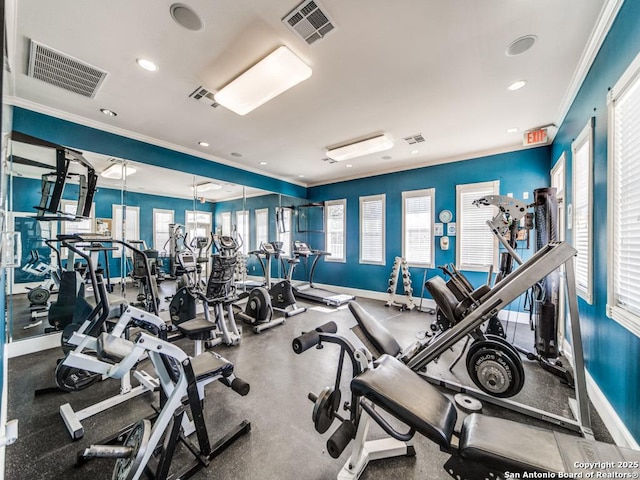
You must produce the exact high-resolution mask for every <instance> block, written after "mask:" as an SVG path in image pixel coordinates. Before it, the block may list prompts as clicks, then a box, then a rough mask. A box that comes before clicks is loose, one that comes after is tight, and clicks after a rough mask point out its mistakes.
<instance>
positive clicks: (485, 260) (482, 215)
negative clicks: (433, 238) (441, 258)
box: [445, 180, 500, 272]
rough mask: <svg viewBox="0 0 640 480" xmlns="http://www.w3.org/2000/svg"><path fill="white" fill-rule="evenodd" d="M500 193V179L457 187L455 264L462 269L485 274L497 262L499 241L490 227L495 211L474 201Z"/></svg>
mask: <svg viewBox="0 0 640 480" xmlns="http://www.w3.org/2000/svg"><path fill="white" fill-rule="evenodd" d="M499 191H500V182H498V181H497V180H496V181H493V182H481V183H470V184H465V185H457V186H456V217H457V222H456V230H457V233H456V264H457V265H458V268H459V269H461V270H471V271H478V272H486V271H489V268H490V266H491V265H494V266H496V265H497V263H498V244H497V239H496V237H495V236H494V235H493V233H491V230H490V229H489V227H488V226H487V220H491V219H492V218H493V217H494V215H495V210H494V209H493V208H487V207H478V206H476V205H474V204H473V201H474V200H477V199H479V198H482V197H484V196H486V195H498V194H499ZM445 233H446V232H445Z"/></svg>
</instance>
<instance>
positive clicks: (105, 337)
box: [96, 332, 135, 363]
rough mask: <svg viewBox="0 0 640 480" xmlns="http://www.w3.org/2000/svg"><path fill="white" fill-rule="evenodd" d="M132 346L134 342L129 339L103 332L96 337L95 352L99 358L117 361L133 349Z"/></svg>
mask: <svg viewBox="0 0 640 480" xmlns="http://www.w3.org/2000/svg"><path fill="white" fill-rule="evenodd" d="M134 346H135V344H134V343H133V342H132V341H130V340H127V339H125V338H122V337H114V336H113V335H109V334H108V333H106V332H105V333H101V334H100V336H99V337H98V340H97V342H96V354H97V356H98V358H100V359H101V360H104V361H106V362H112V363H118V362H121V361H122V360H124V358H125V357H126V356H127V355H129V354H130V353H131V352H132V351H133V348H134Z"/></svg>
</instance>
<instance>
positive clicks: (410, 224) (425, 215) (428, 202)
mask: <svg viewBox="0 0 640 480" xmlns="http://www.w3.org/2000/svg"><path fill="white" fill-rule="evenodd" d="M434 192H435V190H434V189H433V188H430V189H428V190H415V191H411V192H402V238H403V240H402V256H403V257H404V258H405V260H406V261H407V262H408V263H409V265H413V266H420V267H433V261H434V260H433V235H432V225H433V208H434V207H433V203H434V202H433V199H434Z"/></svg>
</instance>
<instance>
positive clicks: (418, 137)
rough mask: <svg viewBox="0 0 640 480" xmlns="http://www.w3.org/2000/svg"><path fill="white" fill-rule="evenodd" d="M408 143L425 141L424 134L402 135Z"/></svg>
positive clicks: (413, 143)
mask: <svg viewBox="0 0 640 480" xmlns="http://www.w3.org/2000/svg"><path fill="white" fill-rule="evenodd" d="M404 139H405V140H406V141H407V143H408V144H409V145H415V144H416V143H422V142H424V141H425V138H424V136H423V135H422V134H421V133H417V134H415V135H411V136H410V137H404Z"/></svg>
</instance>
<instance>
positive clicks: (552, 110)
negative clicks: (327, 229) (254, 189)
mask: <svg viewBox="0 0 640 480" xmlns="http://www.w3.org/2000/svg"><path fill="white" fill-rule="evenodd" d="M8 1H10V2H14V1H15V2H16V7H15V10H16V12H17V13H16V19H17V20H16V23H15V35H11V36H10V39H11V38H12V37H14V38H13V42H11V41H10V44H13V46H14V47H15V48H12V51H11V52H10V61H11V62H12V63H13V64H12V69H13V72H14V73H13V79H12V80H13V86H12V90H13V91H11V92H9V95H10V96H12V97H13V98H10V99H8V101H10V102H12V103H14V104H16V105H21V106H25V107H28V108H32V109H35V110H39V111H43V112H45V113H52V114H55V115H59V116H62V117H63V118H68V119H71V120H73V121H76V122H80V123H84V124H86V125H90V126H98V127H101V128H105V129H107V130H109V131H113V132H116V133H121V134H125V135H127V136H131V137H134V138H139V139H142V140H145V141H151V142H153V143H157V144H160V145H163V146H169V147H172V148H175V149H178V150H181V151H186V152H189V153H194V152H199V153H198V154H199V155H200V156H202V157H204V158H207V159H210V160H214V161H218V162H222V163H225V164H229V165H234V166H237V167H240V168H243V169H248V170H251V171H257V172H260V173H263V174H265V175H269V176H273V177H276V178H281V179H283V180H287V181H291V182H294V183H298V184H303V185H316V184H322V183H328V182H333V181H338V180H341V179H347V178H355V177H362V176H366V175H371V174H374V173H380V172H388V171H394V170H400V169H406V168H413V167H418V166H423V165H432V164H437V163H442V162H446V161H452V160H456V159H464V158H473V157H477V156H481V155H484V154H488V153H498V152H504V151H513V150H516V149H518V148H522V147H521V145H522V136H521V135H520V134H508V133H506V129H508V128H512V127H517V128H519V129H520V130H521V131H525V130H527V129H530V128H533V127H537V126H542V125H547V124H551V123H556V124H557V123H558V122H559V121H561V120H562V118H563V116H564V114H565V112H566V109H567V106H568V102H569V101H570V100H571V99H572V98H573V95H575V92H576V80H578V81H579V80H580V72H581V71H582V72H584V71H585V70H584V69H585V65H584V62H583V63H582V64H581V62H580V61H581V57H582V56H583V54H584V53H585V46H586V45H588V44H589V42H590V39H591V38H592V36H593V35H592V33H593V32H594V30H595V27H596V25H597V23H598V20H599V17H600V15H601V12H603V11H604V9H605V7H606V4H607V3H608V0H482V1H477V0H467V1H463V0H454V1H444V0H396V1H389V0H348V1H344V0H319V3H320V5H321V6H322V7H323V9H324V10H325V11H326V12H327V13H328V14H329V15H330V17H331V19H332V20H333V21H334V22H335V24H336V29H335V30H334V31H333V32H332V33H331V34H329V35H327V37H326V38H324V39H322V40H320V41H319V42H317V43H316V44H314V45H312V46H309V45H307V44H306V43H305V42H304V41H303V40H302V39H301V38H299V37H297V36H296V35H295V34H294V33H293V32H292V31H291V30H289V29H288V28H287V27H286V26H285V25H284V24H283V23H282V22H281V19H282V18H283V17H284V16H285V15H286V14H287V13H289V12H290V11H291V10H292V9H293V8H294V7H296V6H297V4H298V3H299V2H298V1H297V0H233V1H231V0H182V1H183V2H184V3H186V4H188V5H189V6H190V7H191V8H193V9H194V10H195V11H196V12H197V13H198V14H199V15H200V16H201V17H202V18H203V20H204V22H205V28H204V29H203V30H201V31H199V32H193V31H189V30H186V29H184V28H182V27H180V26H179V25H177V24H176V23H175V22H174V21H173V19H172V18H171V16H170V15H169V8H170V6H171V4H172V3H173V2H172V1H171V0H136V1H133V2H132V1H129V0H110V1H103V0H83V1H81V2H79V1H77V0H57V1H55V2H52V1H50V0H8ZM9 11H11V9H9ZM10 30H11V29H10ZM524 35H536V36H537V42H536V44H535V45H534V46H533V48H531V49H530V50H529V51H527V52H525V53H524V54H522V55H518V56H507V55H506V54H505V50H506V48H507V46H508V45H509V44H510V43H511V42H512V41H514V40H515V39H517V38H519V37H522V36H524ZM30 39H33V40H35V41H38V42H40V43H42V44H44V45H47V46H49V47H51V48H54V49H56V50H59V51H61V52H64V53H66V54H68V55H70V56H73V57H75V58H77V59H79V60H82V61H84V62H87V63H90V64H93V65H95V66H97V67H99V68H101V69H104V70H105V71H107V72H108V75H107V77H106V80H105V82H104V84H103V85H102V87H101V88H100V90H99V91H98V93H97V95H96V96H95V98H93V99H89V98H85V97H82V96H80V95H77V94H74V93H71V92H68V91H66V90H63V89H60V88H58V87H55V86H51V85H49V84H47V83H44V82H42V81H39V80H36V79H33V78H29V77H27V76H26V71H27V59H28V46H29V40H30ZM279 45H287V46H288V47H289V48H290V49H292V50H293V51H294V52H295V53H296V54H297V55H298V56H299V57H300V58H302V59H303V60H304V61H305V62H306V63H307V64H308V65H310V66H311V67H312V69H313V75H312V76H311V78H310V79H309V80H306V81H305V82H303V83H301V84H299V85H297V86H295V87H293V88H292V89H291V90H289V91H287V92H285V93H283V94H282V95H280V96H278V97H276V98H275V99H274V100H272V101H270V102H268V103H266V104H265V105H263V106H261V107H259V108H257V109H256V110H254V111H252V112H250V113H249V114H247V115H245V116H238V115H236V114H235V113H233V112H231V111H229V110H226V109H224V108H223V107H219V108H211V107H209V106H207V105H205V104H203V103H200V102H197V101H195V100H193V99H191V98H189V94H190V93H191V92H193V91H194V90H195V89H196V87H198V86H199V85H204V86H206V87H207V88H209V89H211V90H216V89H219V88H221V87H222V86H224V85H225V84H226V83H227V82H229V81H230V80H232V79H233V78H234V77H235V76H237V75H238V74H239V73H241V72H242V71H244V70H245V69H246V68H248V67H249V66H251V65H252V64H253V63H255V62H256V61H257V60H259V59H261V58H262V57H263V56H265V55H266V54H268V53H269V52H271V51H272V50H274V49H275V48H276V47H277V46H279ZM140 57H143V58H147V59H150V60H153V61H154V62H155V63H156V64H157V65H158V66H159V70H158V71H157V72H155V73H150V72H147V71H144V70H142V69H141V68H139V67H138V66H137V65H136V63H135V60H136V58H140ZM587 67H588V65H587ZM520 79H525V80H527V82H528V83H527V85H526V86H525V87H524V88H523V89H521V90H518V91H516V92H510V91H508V90H507V86H508V85H509V84H511V83H512V82H514V81H516V80H520ZM100 108H107V109H110V110H113V111H115V112H117V113H118V116H117V117H114V118H108V117H105V116H104V115H102V114H101V113H100ZM105 125H106V126H105ZM380 132H385V133H386V134H387V135H388V136H390V137H391V138H392V139H393V140H394V142H395V146H394V147H393V149H392V150H389V151H387V152H383V153H382V154H372V155H368V156H366V157H361V158H358V159H354V160H352V161H350V162H341V163H334V164H331V163H329V162H326V161H323V159H324V158H325V151H326V148H327V147H329V146H333V145H336V144H340V143H346V142H348V141H349V140H351V139H355V138H361V137H366V136H369V135H372V134H376V133H380ZM419 133H421V134H423V135H424V136H425V138H426V142H425V143H421V144H419V145H417V146H410V145H408V144H407V142H405V141H404V140H403V138H404V137H407V136H410V135H414V134H419ZM551 133H552V134H553V133H554V132H553V131H552V132H551ZM199 141H206V142H208V143H209V144H210V145H211V146H210V147H209V148H204V147H200V146H199V145H198V142H199ZM413 149H417V150H418V153H415V154H412V153H411V151H412V150H413ZM232 152H235V153H240V154H241V155H242V157H234V156H232ZM383 156H385V157H387V156H388V157H391V158H390V159H389V158H387V159H383V158H382V157H383ZM132 160H136V159H132ZM141 160H143V159H141ZM259 162H267V165H260V164H259ZM346 163H349V164H351V165H352V167H351V168H347V167H346V165H345V164H346ZM301 175H303V176H304V177H300V176H301Z"/></svg>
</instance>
